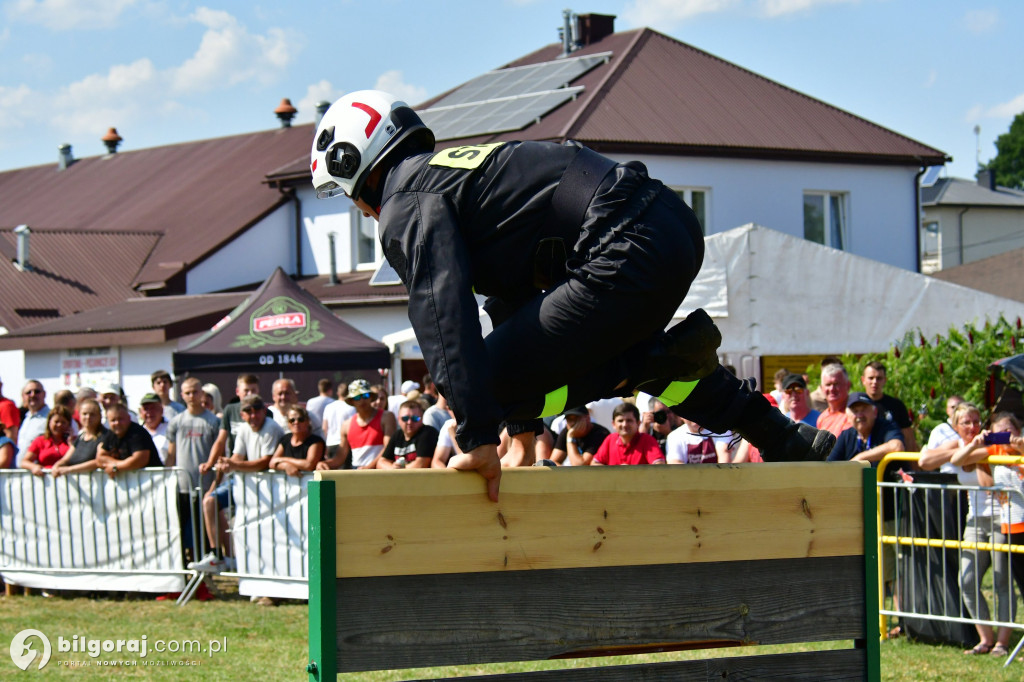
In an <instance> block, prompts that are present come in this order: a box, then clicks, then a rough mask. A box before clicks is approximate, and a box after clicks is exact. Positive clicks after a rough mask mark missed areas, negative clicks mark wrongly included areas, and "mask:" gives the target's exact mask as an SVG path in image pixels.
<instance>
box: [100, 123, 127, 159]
mask: <svg viewBox="0 0 1024 682" xmlns="http://www.w3.org/2000/svg"><path fill="white" fill-rule="evenodd" d="M122 139H123V138H122V137H121V136H120V135H118V134H117V128H111V129H110V130H108V131H107V134H106V135H104V136H103V137H101V138H100V141H101V142H103V144H105V145H107V153H108V154H116V153H117V146H118V145H119V144H121V140H122Z"/></svg>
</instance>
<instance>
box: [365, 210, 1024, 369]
mask: <svg viewBox="0 0 1024 682" xmlns="http://www.w3.org/2000/svg"><path fill="white" fill-rule="evenodd" d="M696 308H704V310H706V311H707V312H708V314H709V315H711V317H713V318H714V319H715V322H716V323H717V324H718V326H719V328H720V329H721V330H722V337H723V341H722V347H721V353H720V354H721V355H722V356H723V358H724V360H725V361H728V362H732V363H733V364H736V365H737V366H738V368H739V371H740V373H741V375H742V376H756V377H758V378H760V362H759V358H760V357H761V356H765V355H824V354H837V353H847V352H848V353H868V352H882V351H885V350H888V349H889V347H890V346H891V345H892V344H893V343H894V342H895V341H898V340H900V339H902V338H903V336H904V334H906V332H907V331H910V330H913V329H920V330H921V331H922V332H923V333H924V334H925V335H926V336H929V337H932V336H934V335H935V334H943V335H944V334H946V332H948V331H949V328H950V327H953V326H957V327H959V326H962V325H964V324H966V323H968V322H977V323H981V324H983V323H984V322H985V319H986V318H988V319H991V320H996V319H998V317H999V315H1000V314H1002V315H1003V316H1004V317H1006V319H1008V320H1013V319H1016V317H1017V316H1018V315H1020V316H1021V317H1024V303H1021V302H1020V301H1014V300H1011V299H1008V298H1002V297H999V296H993V295H992V294H988V293H985V292H982V291H978V290H977V289H970V288H968V287H963V286H960V285H958V284H952V283H950V282H944V281H942V280H938V279H934V278H932V277H929V276H927V275H920V274H917V273H915V272H910V271H909V270H903V269H901V268H897V267H894V266H891V265H886V264H884V263H879V262H878V261H875V260H871V259H869V258H864V257H862V256H855V255H852V254H850V253H846V252H845V251H839V250H837V249H832V248H829V247H827V246H822V245H820V244H816V243H814V242H810V241H807V240H806V239H801V238H799V237H794V236H791V235H788V234H785V233H782V232H777V231H775V230H771V229H769V228H766V227H762V226H761V225H755V224H753V223H751V224H747V225H744V226H742V227H737V228H733V229H732V230H728V231H727V232H721V233H718V234H714V235H711V236H710V237H707V238H706V239H705V255H704V265H703V267H702V268H701V271H700V274H698V275H697V279H695V280H694V282H693V284H692V285H691V287H690V293H689V294H688V295H687V297H686V300H685V301H684V302H683V305H682V307H680V309H679V311H678V312H677V313H676V317H677V318H680V319H681V318H682V317H685V316H686V315H687V314H688V313H689V312H691V311H693V310H694V309H696ZM480 322H481V326H482V327H483V330H484V333H485V334H487V333H488V332H490V330H491V327H490V321H489V319H488V317H487V315H486V313H484V312H483V310H482V309H481V311H480ZM383 341H384V343H385V344H386V345H387V346H388V347H389V348H390V349H391V353H392V358H393V362H394V363H395V375H396V376H397V370H398V369H399V368H400V367H401V359H402V358H403V357H404V358H422V357H423V356H422V354H421V353H420V349H419V345H418V344H417V343H416V336H415V334H413V332H412V329H411V328H410V329H406V330H403V331H399V332H395V333H394V334H389V335H388V336H385V337H384V339H383Z"/></svg>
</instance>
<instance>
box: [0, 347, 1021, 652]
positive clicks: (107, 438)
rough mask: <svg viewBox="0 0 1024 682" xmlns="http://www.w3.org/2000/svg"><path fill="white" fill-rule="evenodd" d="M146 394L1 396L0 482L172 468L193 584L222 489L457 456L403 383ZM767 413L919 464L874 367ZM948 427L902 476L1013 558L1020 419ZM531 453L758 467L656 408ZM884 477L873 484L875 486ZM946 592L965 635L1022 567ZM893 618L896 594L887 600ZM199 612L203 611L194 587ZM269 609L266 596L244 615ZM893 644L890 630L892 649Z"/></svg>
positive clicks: (567, 433) (888, 516)
mask: <svg viewBox="0 0 1024 682" xmlns="http://www.w3.org/2000/svg"><path fill="white" fill-rule="evenodd" d="M150 379H151V389H152V390H150V391H149V392H147V393H145V394H144V395H143V396H142V397H141V398H140V399H139V400H138V402H137V404H134V405H130V404H129V402H128V400H127V398H126V396H125V394H124V392H123V391H122V390H121V387H120V386H119V385H117V384H109V385H104V386H101V387H99V388H97V389H92V388H83V389H81V390H79V391H78V392H77V393H72V392H70V391H66V390H62V391H59V392H58V393H57V394H56V395H54V396H53V399H52V401H47V395H46V391H45V389H44V387H43V385H42V384H41V383H40V382H39V381H35V380H31V381H28V382H27V383H26V384H25V385H24V387H23V388H22V391H21V401H20V405H17V404H15V402H14V401H13V400H11V399H9V398H6V397H3V393H2V388H3V385H2V383H0V429H2V430H0V468H22V469H25V470H27V471H29V472H31V473H32V474H34V475H36V476H53V477H55V478H56V477H60V476H66V475H69V474H77V473H84V472H91V471H95V470H101V471H102V472H103V473H104V474H106V475H107V476H110V477H111V478H116V477H118V476H121V475H123V474H124V473H125V472H128V471H132V470H136V469H140V468H144V467H164V466H166V467H179V468H181V469H184V470H185V471H187V472H188V474H189V476H190V477H191V480H192V481H193V485H197V486H199V487H200V488H201V490H202V493H203V494H202V498H201V502H200V504H199V505H197V506H196V507H195V508H193V505H192V503H191V499H192V498H191V495H190V485H189V484H188V482H187V480H186V479H182V481H181V483H180V486H179V498H180V499H179V511H180V512H181V517H182V529H183V536H185V537H184V540H185V542H183V546H186V547H191V546H193V538H192V537H191V530H190V529H191V527H192V519H193V518H194V515H196V514H198V515H199V517H200V518H201V522H202V524H203V529H204V531H205V535H206V538H207V546H206V547H205V548H204V554H203V556H189V557H188V560H189V568H191V569H195V570H202V571H205V572H217V571H222V570H235V569H236V568H237V564H236V562H235V558H234V557H233V556H232V548H231V543H230V541H229V538H228V535H227V529H228V528H229V518H228V514H229V513H230V510H231V508H232V499H231V496H232V484H231V477H232V474H234V473H236V472H257V471H266V470H276V471H280V472H282V473H284V474H286V475H288V476H296V477H297V476H301V475H302V474H304V473H309V472H312V471H315V470H328V469H358V470H365V469H416V468H444V467H446V466H447V465H448V462H449V460H450V459H451V457H452V456H453V455H456V454H459V452H460V451H459V446H458V444H457V442H456V439H455V428H456V423H455V417H454V415H453V413H452V412H451V410H449V409H448V405H447V401H446V400H445V398H444V396H443V395H440V393H439V392H438V390H437V387H436V386H435V385H434V384H433V382H432V381H431V378H430V376H429V375H427V376H424V377H422V379H421V380H420V381H412V380H407V381H405V382H404V383H402V385H401V387H400V390H399V392H398V393H397V394H396V395H389V393H388V390H387V388H386V387H385V386H384V385H383V384H379V383H378V384H371V383H370V382H368V381H366V380H365V379H354V380H352V381H349V382H342V383H339V384H338V385H337V386H335V385H334V383H333V382H332V381H331V380H329V379H321V380H320V381H319V383H318V385H317V395H315V396H312V397H310V398H309V399H308V400H306V401H305V402H302V401H300V400H299V394H298V391H297V390H296V385H295V382H294V381H293V380H292V379H289V378H280V379H278V380H276V381H274V382H273V384H272V385H271V386H270V387H269V388H270V391H269V394H267V395H268V396H269V399H265V398H264V397H263V396H264V394H263V393H262V391H261V386H260V381H259V378H258V377H257V376H256V375H254V374H248V373H243V374H241V375H239V376H238V378H237V381H236V383H235V387H234V389H235V390H234V395H233V396H232V397H231V399H230V400H229V401H228V402H227V403H226V404H225V403H224V402H223V399H222V395H221V391H220V389H219V388H218V387H217V386H216V385H214V384H209V383H207V384H203V383H202V382H201V381H200V380H199V379H197V378H194V377H189V378H186V379H184V380H182V381H181V382H180V384H179V385H178V387H177V389H178V390H177V392H178V398H179V399H180V400H175V399H174V398H173V397H172V392H173V391H174V388H175V386H174V380H173V378H172V377H171V375H170V374H169V373H168V372H166V371H164V370H158V371H156V372H153V374H152V375H151V377H150ZM773 379H774V390H772V391H771V392H770V393H767V394H766V397H768V399H769V401H770V402H771V403H772V404H774V405H775V406H776V407H777V408H778V409H779V410H781V411H782V412H783V413H785V414H786V415H788V416H789V417H790V418H791V419H793V420H794V421H803V422H806V423H808V424H811V425H814V426H816V427H817V428H819V429H826V430H828V431H830V432H832V433H833V434H835V435H836V437H837V440H836V445H835V447H834V449H833V450H832V453H831V455H830V456H829V460H830V461H863V462H867V463H869V464H870V465H871V466H873V467H874V466H877V465H878V464H879V463H880V462H881V461H882V460H883V458H884V457H885V456H886V455H887V454H889V453H895V452H916V451H918V450H919V447H918V443H917V439H916V437H915V432H914V427H913V423H912V422H913V414H912V413H911V412H910V410H908V409H907V407H906V405H905V404H904V403H903V402H902V401H901V400H900V399H899V398H897V397H896V396H894V395H892V394H891V393H889V392H887V389H888V388H889V387H888V385H887V373H886V368H885V366H884V365H883V364H882V363H879V362H871V363H868V364H867V365H866V367H865V368H864V370H863V372H862V373H861V376H860V377H859V381H860V387H861V388H862V390H860V391H855V390H852V389H853V381H852V379H851V377H850V376H849V374H848V371H847V368H846V367H845V366H844V365H843V363H842V362H840V360H839V359H838V358H836V357H834V356H828V357H825V358H824V359H823V360H822V366H821V377H820V383H819V385H818V386H817V387H815V389H814V390H811V388H810V385H809V378H808V376H807V375H805V374H800V373H794V372H789V371H788V370H785V369H782V370H779V371H778V372H776V373H775V375H774V377H773ZM946 408H947V415H948V417H949V419H948V421H946V422H943V423H942V424H940V425H939V426H938V427H937V428H935V429H934V430H933V431H932V433H931V434H930V436H929V438H928V440H927V443H926V445H925V446H924V447H923V448H920V456H919V459H918V461H917V463H916V468H918V469H920V470H924V471H934V470H938V471H941V472H944V473H948V474H954V475H956V476H957V477H958V479H959V481H960V482H961V483H963V484H964V485H970V486H975V487H981V488H984V487H993V486H996V487H1000V486H1001V487H1002V488H1004V489H1005V490H1006V491H1016V492H1006V493H1003V494H996V493H993V492H987V491H977V492H975V493H973V494H972V495H971V496H970V498H969V503H970V504H969V513H968V522H967V524H966V525H965V528H966V530H965V531H964V535H963V540H964V541H966V542H989V541H991V542H995V543H1012V544H1024V483H1022V475H1021V473H1020V470H1019V469H1018V468H1017V467H1013V466H990V465H989V464H987V463H986V461H987V457H988V456H989V455H993V454H1014V455H1019V454H1021V453H1022V452H1024V439H1022V438H1021V426H1020V422H1019V420H1018V418H1017V417H1016V416H1014V415H1012V414H1009V413H997V414H994V415H992V416H991V418H990V419H989V420H988V422H987V424H983V422H982V412H981V410H980V409H979V408H978V407H976V406H974V405H972V404H970V403H967V402H964V401H963V399H962V398H960V397H959V396H950V397H949V399H948V401H947V404H946ZM535 436H536V437H535V440H534V447H533V449H532V451H526V452H523V451H522V450H521V449H518V448H511V447H510V442H511V439H510V438H509V437H508V435H507V434H504V433H503V434H502V440H501V443H502V445H501V446H499V454H501V455H502V465H503V466H509V467H511V466H531V465H544V466H556V467H566V466H619V465H627V466H638V465H677V464H691V465H692V464H731V463H745V462H761V461H762V459H761V456H760V453H759V452H758V451H757V448H755V447H753V446H752V445H751V444H750V443H748V442H746V441H744V440H743V439H742V438H741V437H739V436H738V435H737V434H733V433H729V432H726V433H711V432H709V431H708V430H706V429H704V428H703V427H702V426H701V425H700V424H698V423H695V422H692V421H689V420H686V419H682V418H680V417H679V416H677V415H676V414H675V413H674V412H672V411H671V410H670V409H669V408H668V407H666V406H665V405H664V404H663V403H661V402H660V401H659V400H658V399H657V398H654V397H652V396H648V395H645V394H642V393H641V394H639V395H637V396H636V397H635V398H632V399H618V398H616V399H608V400H602V401H597V402H594V403H590V404H588V405H583V406H577V407H573V408H571V409H568V410H566V411H565V412H564V413H563V414H561V415H558V416H557V417H552V418H548V419H545V420H544V422H543V425H542V427H541V429H540V431H539V432H538V433H536V434H535ZM894 464H895V465H894V466H891V467H890V468H891V469H893V471H886V472H884V473H883V476H885V477H886V478H888V479H890V480H891V479H893V478H895V477H896V476H897V472H896V471H895V470H896V469H897V468H899V465H900V464H902V463H894ZM882 512H883V513H882V518H883V528H882V529H880V530H881V532H883V533H884V534H886V535H894V534H895V533H896V528H895V520H896V511H895V504H894V502H893V499H892V496H883V509H882ZM962 557H963V558H962V561H961V575H960V583H961V588H962V592H963V595H964V603H965V605H966V607H967V609H968V610H969V612H970V613H971V615H972V616H973V617H974V618H975V619H977V620H979V621H987V620H990V616H991V614H990V610H989V607H988V603H987V601H986V599H985V598H984V595H983V594H982V590H981V588H980V585H981V580H982V577H983V576H984V575H985V573H986V572H987V571H988V570H989V568H992V569H993V571H994V589H995V591H996V592H997V593H1004V592H1006V591H1007V590H1008V589H1009V583H1010V579H1011V578H1012V579H1013V581H1014V582H1015V583H1016V585H1017V588H1018V590H1020V591H1021V592H1022V593H1024V561H1017V562H1008V561H1007V555H1006V553H1005V552H1004V553H1002V554H1000V553H988V552H981V551H977V550H964V551H963V552H962ZM895 561H896V556H895V551H893V548H892V546H891V545H885V546H884V547H883V576H885V578H886V580H890V579H891V578H892V577H893V576H894V575H895V573H896V570H895ZM889 589H890V590H891V593H892V596H893V598H894V599H895V600H896V603H897V604H898V603H899V598H900V595H899V594H898V593H897V589H896V586H895V585H894V584H893V585H891V586H890V588H889ZM197 594H198V596H199V598H200V599H204V598H212V595H210V594H209V592H208V591H207V590H206V589H205V587H201V588H200V591H199V592H198V593H197ZM258 601H259V602H260V603H263V604H273V603H275V601H274V600H273V599H270V598H269V597H264V598H261V599H259V600H258ZM996 602H997V604H998V613H997V614H996V616H997V618H998V620H999V621H1008V620H1010V619H1012V618H1013V617H1014V615H1015V614H1014V613H1012V610H1011V609H1012V607H1013V606H1014V603H1013V600H1009V599H997V600H996ZM977 630H978V637H979V639H980V644H979V645H978V646H976V647H974V648H973V649H970V650H969V651H968V652H965V653H971V654H987V653H994V654H1005V653H1006V651H1007V647H1008V645H1009V635H1010V630H1009V629H1008V628H999V629H996V630H994V629H993V628H992V627H991V626H989V625H978V626H977ZM899 634H900V630H899V627H896V628H894V629H893V631H892V632H890V635H892V636H897V635H899Z"/></svg>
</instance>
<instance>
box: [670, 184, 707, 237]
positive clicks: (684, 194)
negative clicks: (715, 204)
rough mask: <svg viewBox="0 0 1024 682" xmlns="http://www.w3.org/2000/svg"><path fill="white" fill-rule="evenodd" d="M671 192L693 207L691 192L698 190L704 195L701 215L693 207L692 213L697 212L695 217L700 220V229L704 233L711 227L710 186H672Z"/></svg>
mask: <svg viewBox="0 0 1024 682" xmlns="http://www.w3.org/2000/svg"><path fill="white" fill-rule="evenodd" d="M671 189H672V191H673V192H675V193H676V194H677V195H679V198H680V199H682V200H683V201H684V202H686V205H687V206H689V207H690V208H693V193H694V192H698V193H700V194H703V195H704V215H703V216H701V215H700V213H698V212H697V209H695V208H694V213H697V218H698V219H699V220H700V229H701V231H702V232H703V233H704V234H705V235H706V234H708V231H709V229H710V227H711V188H710V187H698V186H693V187H688V186H683V187H672V188H671Z"/></svg>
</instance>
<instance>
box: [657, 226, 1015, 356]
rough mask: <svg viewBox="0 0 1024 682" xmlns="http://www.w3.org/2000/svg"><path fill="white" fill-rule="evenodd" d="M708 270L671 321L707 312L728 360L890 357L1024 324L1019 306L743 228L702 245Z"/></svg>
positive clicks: (772, 232) (795, 239)
mask: <svg viewBox="0 0 1024 682" xmlns="http://www.w3.org/2000/svg"><path fill="white" fill-rule="evenodd" d="M705 246H706V252H705V256H704V266H703V267H702V268H701V271H700V274H699V275H698V276H697V279H696V280H694V282H693V285H692V286H691V288H690V293H689V295H687V297H686V300H685V301H684V302H683V306H682V307H681V308H680V310H679V312H678V313H677V317H680V318H681V317H683V316H685V315H686V314H687V313H688V312H690V311H692V310H694V309H695V308H704V309H705V310H706V311H707V312H708V314H709V315H711V317H713V318H715V322H716V323H717V324H718V326H719V328H720V329H721V330H722V336H723V343H722V353H723V354H727V355H730V356H732V355H734V354H735V355H740V356H742V355H752V356H764V355H813V354H825V353H843V352H849V353H866V352H879V351H885V350H888V348H889V347H890V346H891V345H892V344H893V342H895V341H898V340H900V339H902V338H903V336H904V334H906V332H907V331H909V330H913V329H918V328H919V329H920V330H921V331H922V332H923V333H924V334H925V336H929V337H931V336H934V335H935V334H943V335H945V334H946V332H948V331H949V328H950V327H952V326H962V325H964V324H966V323H968V322H977V323H980V324H984V322H985V319H986V318H988V319H990V320H996V319H998V317H999V315H1000V314H1002V315H1003V316H1004V317H1006V318H1007V319H1009V320H1013V319H1015V318H1016V317H1017V316H1018V315H1020V316H1024V303H1021V302H1020V301H1014V300H1011V299H1008V298H1002V297H999V296H993V295H992V294H988V293H985V292H982V291H978V290H977V289H970V288H968V287H963V286H960V285H957V284H952V283H950V282H943V281H942V280H938V279H934V278H932V277H929V276H927V275H921V274H917V273H915V272H910V271H908V270H903V269H901V268H897V267H894V266H891V265H886V264H884V263H879V262H878V261H874V260H871V259H869V258H864V257H861V256H855V255H852V254H849V253H846V252H844V251H839V250H837V249H832V248H829V247H827V246H821V245H820V244H816V243H814V242H810V241H807V240H806V239H800V238H799V237H794V236H791V235H788V234H784V233H782V232H777V231H775V230H771V229H768V228H766V227H762V226H760V225H755V224H752V223H751V224H748V225H744V226H742V227H737V228H734V229H732V230H728V231H727V232H721V233H719V234H714V235H711V236H710V237H707V238H706V240H705Z"/></svg>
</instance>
